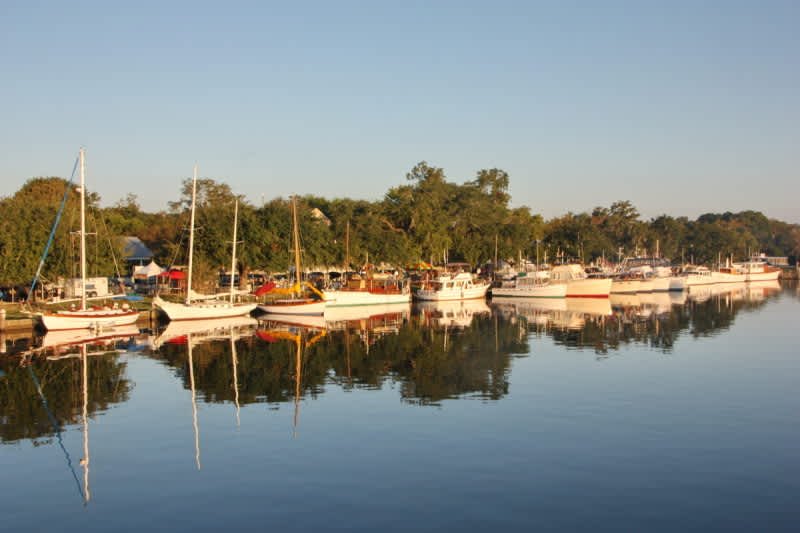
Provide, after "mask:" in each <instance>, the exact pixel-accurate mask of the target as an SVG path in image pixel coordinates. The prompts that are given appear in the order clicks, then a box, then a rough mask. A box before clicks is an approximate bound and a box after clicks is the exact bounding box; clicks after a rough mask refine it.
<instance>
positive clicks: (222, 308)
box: [153, 165, 256, 320]
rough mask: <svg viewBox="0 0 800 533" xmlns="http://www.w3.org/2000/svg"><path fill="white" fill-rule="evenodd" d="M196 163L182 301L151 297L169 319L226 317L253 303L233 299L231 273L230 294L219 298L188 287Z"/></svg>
mask: <svg viewBox="0 0 800 533" xmlns="http://www.w3.org/2000/svg"><path fill="white" fill-rule="evenodd" d="M196 201H197V165H195V167H194V172H193V175H192V208H191V215H190V222H189V267H188V273H187V277H186V299H185V300H184V302H182V303H179V302H168V301H166V300H164V299H162V298H161V297H160V296H159V295H156V296H155V297H154V298H153V306H154V307H155V308H157V309H159V310H160V311H161V312H162V313H164V314H165V315H166V316H167V317H168V318H169V319H170V320H203V319H209V318H230V317H236V316H244V315H249V314H250V313H251V312H252V311H253V310H254V309H255V308H256V304H255V303H247V302H235V301H234V296H235V293H236V291H235V290H234V287H233V281H234V276H233V275H232V276H231V286H230V291H231V292H230V298H229V300H223V299H221V298H219V297H218V296H216V295H206V296H203V295H197V294H196V293H194V292H193V291H192V260H193V256H194V229H195V228H194V218H195V217H194V215H195V204H196V203H197V202H196ZM238 214H239V203H238V201H237V202H236V205H235V208H234V215H233V248H232V250H231V272H233V271H234V270H235V266H236V229H237V226H238Z"/></svg>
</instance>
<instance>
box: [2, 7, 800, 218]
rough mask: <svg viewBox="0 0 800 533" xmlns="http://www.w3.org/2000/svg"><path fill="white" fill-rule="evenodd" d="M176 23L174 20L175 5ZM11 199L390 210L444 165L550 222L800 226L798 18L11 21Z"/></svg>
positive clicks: (227, 10) (482, 14)
mask: <svg viewBox="0 0 800 533" xmlns="http://www.w3.org/2000/svg"><path fill="white" fill-rule="evenodd" d="M162 4H163V5H162ZM0 28H1V29H0V69H1V70H0V72H2V77H1V78H0V79H1V80H2V82H1V83H0V101H2V127H0V195H2V196H5V195H10V194H12V193H13V192H15V191H16V190H17V189H18V188H19V187H20V186H21V185H22V184H23V183H24V182H25V181H26V180H27V179H29V178H30V177H33V176H41V175H60V176H66V174H68V173H69V171H70V170H71V168H72V163H73V161H74V156H75V153H76V151H77V149H78V147H79V146H81V145H84V146H86V148H87V151H88V159H87V161H88V165H89V174H88V176H89V188H90V189H91V190H95V191H97V192H99V193H100V194H101V196H102V197H103V203H104V204H105V205H109V204H112V203H114V202H116V201H117V200H119V199H121V198H122V197H124V196H125V195H126V194H127V193H129V192H132V193H135V194H136V195H137V196H138V197H139V199H140V203H141V204H142V206H143V207H144V208H145V209H148V210H157V209H164V208H166V203H167V201H169V200H173V199H176V198H177V197H178V191H179V188H180V180H181V179H182V178H183V177H187V176H188V175H189V174H190V173H191V168H192V165H193V164H194V163H195V161H196V162H197V163H198V164H199V166H200V173H201V175H202V176H207V177H212V178H215V179H219V180H222V181H226V182H227V183H229V184H230V185H231V186H232V188H233V189H234V191H236V192H237V193H240V194H244V195H246V196H247V197H248V198H249V199H250V201H252V202H253V203H259V202H260V201H261V198H262V195H263V197H264V198H266V199H270V198H272V197H275V196H286V195H288V194H291V193H299V194H317V195H322V196H327V197H333V196H348V197H354V198H365V199H370V200H376V199H379V198H381V197H382V195H383V194H384V193H385V192H386V190H387V189H388V188H389V187H392V186H395V185H399V184H402V183H404V182H405V173H406V172H407V171H408V170H409V169H410V168H411V167H413V166H414V165H415V164H416V163H417V162H419V161H421V160H426V161H428V162H429V163H430V164H432V165H435V166H439V167H443V168H444V169H445V171H446V174H447V176H448V178H449V179H450V180H451V181H455V182H458V183H461V182H463V181H465V180H468V179H472V178H473V177H474V175H475V173H476V171H478V170H480V169H482V168H491V167H498V168H501V169H504V170H506V171H507V172H509V174H510V175H511V193H512V195H513V202H514V204H515V205H529V206H530V207H531V208H532V209H533V211H534V212H539V213H542V214H543V215H544V216H546V217H551V216H555V215H559V214H562V213H564V212H566V211H573V212H579V211H585V210H590V209H591V208H593V207H594V206H597V205H609V204H610V203H611V202H613V201H615V200H619V199H628V200H631V201H633V202H634V204H635V205H636V206H637V207H638V208H639V210H640V212H641V213H642V214H643V215H644V216H645V217H651V216H656V215H658V214H660V213H665V212H666V213H669V214H673V215H687V216H690V217H695V216H697V215H698V214H700V213H703V212H709V211H712V212H717V211H724V210H732V211H738V210H743V209H748V208H752V209H757V210H761V211H763V212H765V213H766V214H767V215H768V216H771V217H775V218H780V219H784V220H789V221H792V222H800V179H798V168H799V167H798V163H799V162H800V142H799V141H800V30H798V28H800V2H797V1H788V2H769V1H751V2H740V1H735V0H733V1H722V0H720V1H718V2H713V1H712V2H696V1H691V2H654V1H652V2H651V1H647V0H641V1H632V2H602V1H600V2H591V1H582V2H569V1H564V2H548V3H539V2H533V1H529V2H526V1H521V2H503V1H492V2H489V1H484V2H470V1H464V0H462V1H453V2H450V1H419V2H417V1H404V2H378V1H372V2H370V1H364V2H348V1H336V2H325V1H320V2H266V1H265V2H236V1H228V2H200V1H194V2H128V3H126V5H125V6H121V5H119V3H118V2H81V1H74V2H36V1H24V2H8V1H5V2H2V4H0Z"/></svg>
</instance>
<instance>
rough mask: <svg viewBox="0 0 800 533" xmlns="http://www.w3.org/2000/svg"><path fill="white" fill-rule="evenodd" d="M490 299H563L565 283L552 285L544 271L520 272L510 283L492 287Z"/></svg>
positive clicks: (565, 292) (565, 291) (504, 282)
mask: <svg viewBox="0 0 800 533" xmlns="http://www.w3.org/2000/svg"><path fill="white" fill-rule="evenodd" d="M491 291H492V298H494V297H496V296H500V297H516V298H564V297H565V296H566V295H567V284H566V283H553V282H552V281H551V280H550V276H549V273H548V272H546V271H542V272H539V271H534V272H521V273H519V274H518V275H517V276H516V277H515V278H514V279H513V280H511V281H503V282H501V285H500V286H499V287H492V289H491Z"/></svg>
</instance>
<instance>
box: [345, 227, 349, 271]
mask: <svg viewBox="0 0 800 533" xmlns="http://www.w3.org/2000/svg"><path fill="white" fill-rule="evenodd" d="M349 269H350V221H349V220H348V221H347V225H346V226H345V228H344V272H345V274H347V271H348V270H349Z"/></svg>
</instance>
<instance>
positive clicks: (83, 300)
mask: <svg viewBox="0 0 800 533" xmlns="http://www.w3.org/2000/svg"><path fill="white" fill-rule="evenodd" d="M80 154H81V156H80V157H81V310H82V311H83V310H85V309H86V149H85V148H81V152H80Z"/></svg>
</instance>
